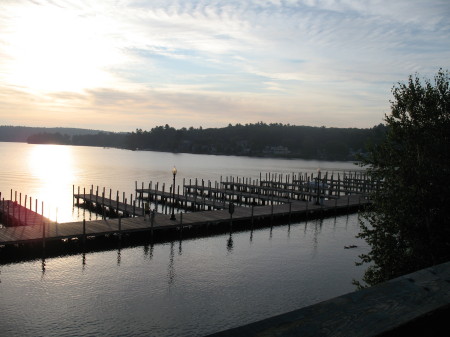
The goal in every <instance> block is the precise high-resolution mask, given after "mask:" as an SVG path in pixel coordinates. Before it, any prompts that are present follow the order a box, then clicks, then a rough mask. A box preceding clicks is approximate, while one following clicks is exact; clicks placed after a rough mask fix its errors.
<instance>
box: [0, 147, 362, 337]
mask: <svg viewBox="0 0 450 337" xmlns="http://www.w3.org/2000/svg"><path fill="white" fill-rule="evenodd" d="M0 154H1V155H2V158H3V165H2V171H1V172H0V191H1V192H2V197H4V198H6V199H9V197H10V194H11V189H12V190H13V191H18V193H22V195H23V196H25V195H27V196H28V197H29V196H31V197H32V198H33V200H34V199H35V198H37V199H38V200H39V201H40V202H41V201H43V202H44V204H45V207H44V215H46V216H49V217H51V218H52V219H57V221H58V222H69V221H75V220H79V219H80V218H82V217H83V214H84V212H80V210H79V209H78V208H76V207H73V206H72V186H74V185H75V186H81V188H83V187H86V188H89V187H90V186H91V185H94V186H100V187H101V188H103V187H106V188H107V189H109V188H111V189H112V190H113V193H115V191H117V190H118V191H120V192H125V193H126V194H127V195H129V194H130V193H133V192H134V186H135V181H137V182H138V184H139V185H140V183H141V182H144V183H146V184H148V182H149V181H153V182H160V183H166V184H167V185H170V184H171V182H172V173H171V169H172V167H173V166H176V167H177V170H178V174H177V176H176V178H177V184H181V183H182V180H183V178H184V179H187V180H189V179H195V178H199V179H204V180H205V181H207V180H211V181H212V182H214V181H219V180H220V177H221V176H222V177H225V176H231V175H232V176H235V177H236V176H239V177H245V178H252V179H257V178H259V174H260V172H261V173H262V174H265V173H268V172H270V173H277V174H284V175H286V174H292V173H299V172H315V171H316V170H317V168H320V169H321V170H322V171H333V172H342V171H349V170H355V169H356V168H357V167H356V166H355V165H354V164H353V163H349V162H325V161H304V160H281V159H268V158H247V157H233V156H208V155H193V154H172V153H160V152H150V151H127V150H119V149H103V148H93V147H70V146H56V145H28V144H21V143H0ZM13 193H14V192H13ZM357 233H358V215H357V214H352V215H348V216H338V217H335V218H326V219H316V220H310V221H307V222H298V223H292V224H291V225H287V224H286V225H277V226H274V227H272V228H270V227H259V228H256V229H255V230H253V231H250V230H248V231H240V232H233V233H231V234H230V233H227V234H219V235H210V236H203V237H198V238H193V239H183V240H176V241H173V242H166V243H157V244H154V245H151V244H143V245H138V246H134V247H128V248H121V247H120V246H119V245H118V246H117V248H116V249H111V250H107V251H102V252H92V253H86V254H83V253H76V254H72V255H65V256H58V257H51V258H37V259H31V260H30V259H28V260H23V261H20V262H17V263H8V264H3V265H0V317H1V321H0V335H5V336H74V335H77V336H202V335H205V334H208V333H213V332H217V331H221V330H224V329H227V328H231V327H236V326H239V325H242V324H246V323H250V322H253V321H256V320H260V319H263V318H267V317H270V316H273V315H277V314H281V313H284V312H288V311H291V310H295V309H298V308H300V307H303V306H307V305H310V304H313V303H317V302H319V301H322V300H325V299H328V298H331V297H335V296H338V295H341V294H344V293H347V292H350V291H354V290H355V287H354V286H353V285H352V284H351V281H352V279H360V278H361V276H362V274H363V271H364V270H363V269H361V267H356V266H355V264H354V263H355V261H357V260H358V255H359V254H361V253H366V252H367V251H368V247H367V244H366V243H365V242H363V241H361V240H360V239H356V238H355V235H356V234H357ZM350 244H354V245H357V246H358V247H357V248H355V249H344V246H345V245H350ZM0 254H2V250H1V249H0Z"/></svg>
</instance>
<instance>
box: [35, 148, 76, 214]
mask: <svg viewBox="0 0 450 337" xmlns="http://www.w3.org/2000/svg"><path fill="white" fill-rule="evenodd" d="M32 146H33V148H32V150H31V152H30V153H29V156H28V166H29V171H30V172H31V174H32V175H33V177H34V178H35V179H38V180H39V182H40V183H39V191H38V195H36V196H35V197H36V198H38V199H39V200H41V201H44V202H45V203H46V207H45V211H44V215H45V216H48V217H50V218H51V219H52V220H56V217H57V214H56V213H57V212H56V209H58V219H57V220H58V222H64V221H67V220H69V219H70V214H71V208H70V206H71V203H70V201H69V202H68V201H67V200H66V196H67V194H68V192H69V191H68V190H70V189H71V186H72V184H73V180H74V168H73V158H72V149H71V148H70V147H68V146H61V145H32ZM69 195H70V192H69Z"/></svg>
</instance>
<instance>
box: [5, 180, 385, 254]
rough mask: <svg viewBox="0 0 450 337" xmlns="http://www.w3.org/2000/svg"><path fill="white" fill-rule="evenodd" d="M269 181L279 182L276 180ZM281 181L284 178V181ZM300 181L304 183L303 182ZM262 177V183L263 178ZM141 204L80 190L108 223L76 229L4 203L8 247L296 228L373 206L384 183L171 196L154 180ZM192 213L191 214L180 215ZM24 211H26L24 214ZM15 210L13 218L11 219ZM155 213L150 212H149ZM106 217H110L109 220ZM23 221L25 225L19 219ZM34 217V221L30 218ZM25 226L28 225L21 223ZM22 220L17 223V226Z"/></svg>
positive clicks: (186, 190) (208, 189) (233, 184)
mask: <svg viewBox="0 0 450 337" xmlns="http://www.w3.org/2000/svg"><path fill="white" fill-rule="evenodd" d="M268 178H274V177H273V176H272V177H270V176H269V177H268ZM277 178H278V176H277ZM295 178H296V179H295ZM261 179H262V177H261ZM135 185H136V186H135V187H136V189H135V190H136V195H137V198H135V199H134V200H133V196H132V195H131V196H130V199H129V200H128V199H127V198H126V197H125V194H124V193H123V194H122V200H120V197H119V196H120V195H119V192H117V193H116V195H115V198H113V197H112V191H111V190H110V191H109V196H106V193H105V192H106V191H105V189H103V191H102V192H101V194H100V193H99V188H98V187H97V188H96V190H95V191H94V187H93V186H91V188H90V189H89V191H88V193H86V189H85V188H83V189H82V191H83V192H82V193H81V189H80V188H79V187H78V188H77V193H75V187H74V188H73V192H74V193H73V197H74V204H75V203H76V204H77V205H78V206H85V207H89V208H90V209H94V210H95V211H96V212H98V213H100V214H102V215H103V219H102V220H93V221H85V220H83V221H77V222H69V223H61V224H60V223H57V222H52V221H50V220H49V219H46V218H44V217H43V216H42V215H39V214H37V213H36V212H33V211H31V210H28V209H26V207H23V206H20V205H17V202H12V201H3V203H2V207H0V212H2V216H4V217H5V216H7V217H9V219H10V224H13V225H14V226H12V227H3V228H0V245H1V246H7V245H20V244H27V243H32V242H39V241H42V243H43V245H45V242H47V241H54V240H72V239H74V240H83V241H84V240H86V238H88V239H89V238H95V237H99V236H109V235H118V236H121V235H122V234H125V233H139V232H142V233H144V232H149V233H150V234H151V235H152V236H153V235H154V234H156V235H157V234H158V233H160V232H162V231H166V230H171V229H172V230H173V229H176V230H178V231H183V229H186V228H188V229H192V228H201V227H204V226H206V227H209V226H218V225H225V226H230V229H231V228H232V225H233V223H244V224H246V225H252V226H253V225H254V224H255V223H260V222H268V221H270V223H272V222H273V221H275V220H279V219H283V221H286V222H290V221H291V218H305V217H308V216H314V217H318V216H323V215H325V214H327V213H338V212H339V213H343V212H354V211H356V210H358V209H359V208H360V207H362V206H364V205H367V204H369V203H370V200H369V199H368V193H370V191H371V190H373V188H378V187H377V186H379V185H377V184H375V183H374V182H373V181H371V180H370V179H368V178H364V179H363V178H362V175H360V176H357V175H356V174H355V175H353V176H344V177H342V178H341V177H340V176H338V177H337V179H334V178H333V175H331V176H328V174H326V175H324V176H323V177H321V176H320V174H318V176H316V177H315V178H314V177H313V175H311V176H306V175H305V176H297V177H296V176H295V175H293V176H292V177H289V176H286V178H285V179H284V180H283V179H282V178H281V179H280V178H278V179H272V180H269V179H264V180H253V181H252V180H250V179H239V178H236V179H234V178H230V179H228V178H227V179H226V180H225V181H222V179H221V181H220V182H215V183H214V184H212V183H211V182H207V183H206V184H205V182H204V181H201V183H199V181H198V180H197V179H196V180H195V183H193V182H192V181H189V184H186V181H183V186H182V188H181V193H180V186H178V189H177V193H175V190H174V189H173V187H172V186H170V187H169V190H168V191H167V190H165V186H164V185H163V186H162V189H159V187H158V185H159V184H158V183H157V184H155V185H153V188H152V183H151V182H150V183H149V184H148V188H144V187H143V186H144V184H143V183H142V188H137V182H136V183H135ZM150 202H153V203H154V204H155V205H156V204H163V205H165V206H166V211H167V208H168V207H171V209H172V215H168V214H161V213H156V212H155V211H152V212H150V214H146V212H145V208H146V206H145V205H146V203H147V204H149V203H150ZM174 209H177V210H183V209H184V210H186V211H185V212H184V213H183V212H179V213H176V214H175V212H174ZM19 210H20V211H19ZM11 212H12V213H13V215H11ZM147 213H148V212H147ZM106 214H109V216H108V217H106ZM15 219H17V220H15ZM25 219H26V220H25ZM19 220H20V221H19ZM14 221H16V222H14Z"/></svg>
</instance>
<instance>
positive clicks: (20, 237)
mask: <svg viewBox="0 0 450 337" xmlns="http://www.w3.org/2000/svg"><path fill="white" fill-rule="evenodd" d="M367 203H368V201H367V200H366V199H365V198H364V197H362V196H361V195H348V196H347V197H345V198H339V199H330V200H325V201H324V202H323V205H316V204H315V203H314V202H308V201H291V202H290V203H287V204H279V205H274V204H272V205H265V206H252V207H241V206H236V207H235V209H234V213H233V214H232V215H230V213H229V211H228V209H222V210H211V211H201V212H192V213H179V214H177V217H176V220H170V216H169V215H164V214H159V213H156V214H155V213H154V216H153V219H152V217H150V218H145V217H144V216H136V217H127V218H121V217H120V218H116V219H104V220H94V221H77V222H70V223H61V224H58V223H45V224H36V225H30V226H16V227H4V228H0V245H14V244H26V243H31V242H43V243H44V244H45V242H46V241H52V240H65V239H79V240H85V239H86V238H93V237H97V236H105V235H121V234H124V233H133V232H150V233H152V234H153V233H155V234H156V233H157V232H159V231H164V230H167V229H179V230H183V228H192V227H196V228H198V227H202V226H211V225H231V224H232V222H242V221H246V222H247V223H249V224H253V222H257V221H262V220H268V219H276V218H280V217H289V219H290V217H291V216H292V217H294V216H299V215H305V216H306V215H309V214H311V215H314V214H316V215H317V213H318V212H320V213H325V212H332V211H336V212H337V211H339V210H353V211H354V210H356V209H358V208H359V207H360V206H362V205H364V204H367ZM128 206H129V205H128Z"/></svg>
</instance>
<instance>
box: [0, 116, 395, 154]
mask: <svg viewBox="0 0 450 337" xmlns="http://www.w3.org/2000/svg"><path fill="white" fill-rule="evenodd" d="M386 130H387V129H386V126H385V125H382V124H379V125H377V126H374V127H373V128H370V129H356V128H326V127H311V126H295V125H289V124H287V125H283V124H277V123H274V124H265V123H263V122H259V123H256V124H245V125H241V124H236V125H234V126H233V125H231V124H230V125H228V126H227V127H224V128H210V129H203V128H202V127H200V128H198V129H195V128H193V127H190V128H189V129H186V128H181V129H178V130H177V129H175V128H173V127H170V126H169V125H168V124H166V125H165V126H156V127H154V128H152V129H151V130H149V131H144V130H141V129H137V130H136V131H135V132H128V133H125V132H121V133H115V132H104V131H98V130H86V129H74V128H30V127H13V126H0V141H9V142H28V143H30V144H64V145H82V146H102V147H116V148H126V149H130V150H152V151H163V152H184V153H199V154H215V155H237V156H249V157H273V158H302V159H321V160H354V159H355V158H357V156H358V155H359V154H364V153H365V152H366V151H367V146H368V144H378V143H380V142H381V141H382V140H383V139H384V137H385V134H386Z"/></svg>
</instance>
